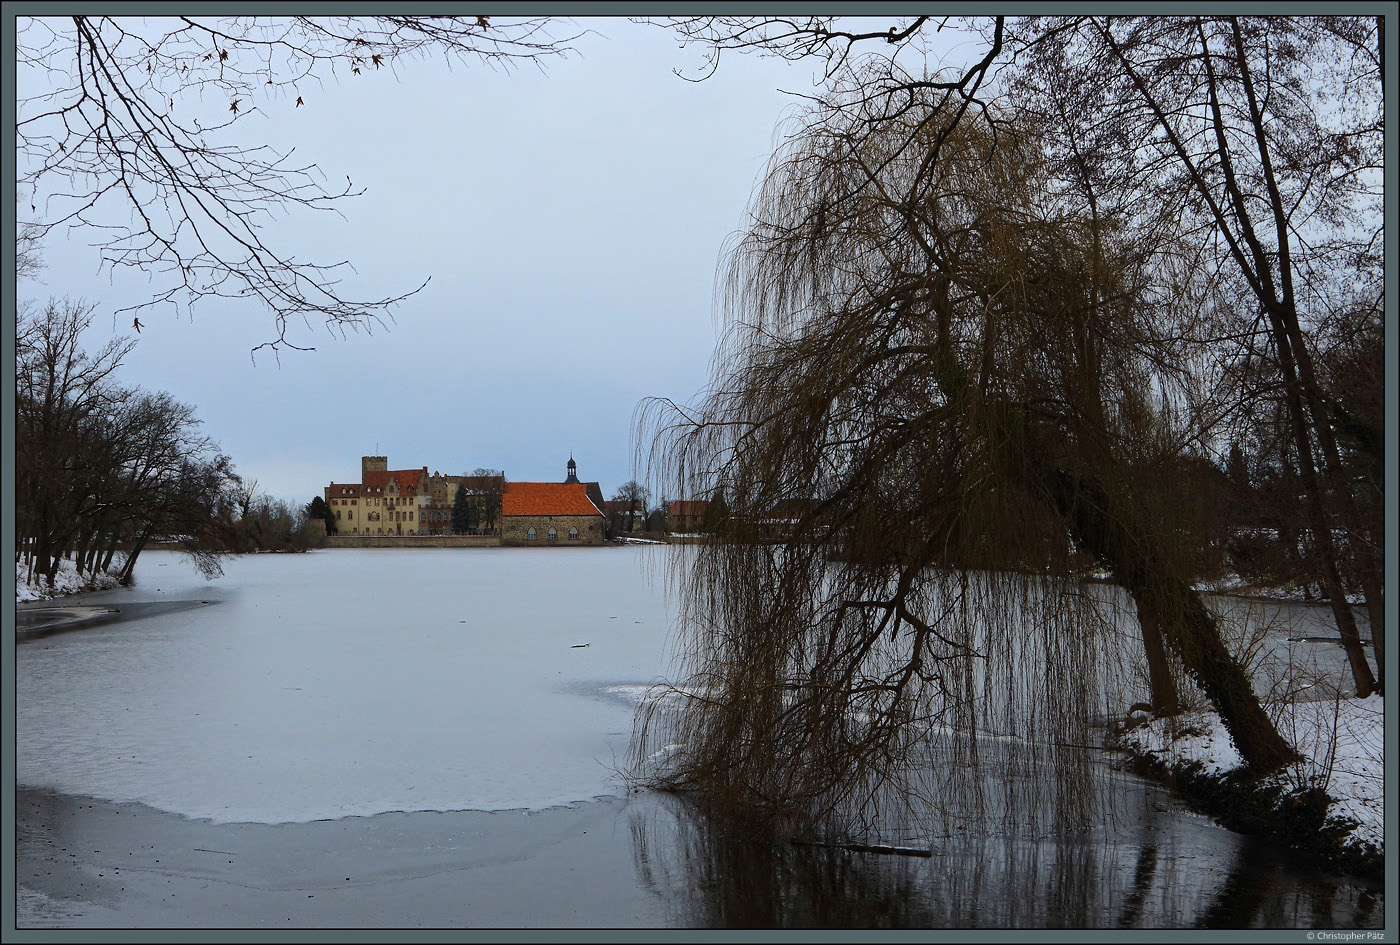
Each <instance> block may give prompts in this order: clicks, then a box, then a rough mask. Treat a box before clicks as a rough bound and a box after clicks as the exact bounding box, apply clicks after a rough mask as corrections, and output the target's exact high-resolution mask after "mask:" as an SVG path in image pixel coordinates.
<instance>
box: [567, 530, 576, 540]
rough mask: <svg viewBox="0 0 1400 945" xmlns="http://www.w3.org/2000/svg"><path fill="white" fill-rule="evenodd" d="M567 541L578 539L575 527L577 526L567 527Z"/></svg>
mask: <svg viewBox="0 0 1400 945" xmlns="http://www.w3.org/2000/svg"><path fill="white" fill-rule="evenodd" d="M569 541H578V529H577V528H571V529H569Z"/></svg>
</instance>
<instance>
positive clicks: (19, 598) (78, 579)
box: [15, 558, 117, 603]
mask: <svg viewBox="0 0 1400 945" xmlns="http://www.w3.org/2000/svg"><path fill="white" fill-rule="evenodd" d="M116 586H117V579H116V578H115V577H114V576H113V575H111V574H99V575H95V576H94V575H91V574H84V575H80V574H78V571H77V569H76V568H75V567H74V566H73V562H72V561H69V560H68V559H67V558H64V559H63V560H61V561H60V562H59V566H58V573H57V574H55V575H54V582H53V587H52V588H50V587H49V586H48V584H47V582H45V581H44V580H43V579H42V578H39V579H31V578H30V576H29V572H28V571H27V570H26V569H25V567H24V566H23V565H20V566H19V567H18V568H17V569H16V570H15V602H16V603H21V602H24V601H31V600H46V599H48V598H51V597H65V596H67V595H70V594H77V593H79V592H81V591H93V590H103V589H105V588H111V587H116Z"/></svg>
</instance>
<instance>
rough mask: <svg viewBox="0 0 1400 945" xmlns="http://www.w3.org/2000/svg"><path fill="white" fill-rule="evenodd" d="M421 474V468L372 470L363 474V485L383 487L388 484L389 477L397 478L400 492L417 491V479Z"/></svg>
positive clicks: (372, 487)
mask: <svg viewBox="0 0 1400 945" xmlns="http://www.w3.org/2000/svg"><path fill="white" fill-rule="evenodd" d="M422 475H423V470H421V469H389V470H372V471H370V472H367V473H365V474H364V479H365V487H366V488H370V489H383V488H384V487H386V486H387V485H389V480H390V479H397V480H398V481H399V491H400V492H417V491H418V480H419V478H420V477H421V476H422Z"/></svg>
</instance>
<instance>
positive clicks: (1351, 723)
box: [1122, 695, 1385, 851]
mask: <svg viewBox="0 0 1400 945" xmlns="http://www.w3.org/2000/svg"><path fill="white" fill-rule="evenodd" d="M1267 709H1268V711H1269V714H1270V716H1271V717H1272V718H1273V719H1274V723H1275V724H1276V725H1277V726H1278V729H1279V732H1280V733H1281V734H1282V735H1283V736H1284V737H1285V738H1286V739H1288V741H1289V742H1290V743H1291V744H1292V745H1293V747H1294V748H1295V749H1297V751H1298V753H1299V754H1300V755H1301V756H1302V760H1301V761H1300V762H1298V763H1297V764H1295V765H1292V766H1290V767H1289V768H1287V769H1285V770H1284V771H1283V772H1281V773H1280V774H1278V775H1275V777H1274V781H1275V782H1276V783H1278V784H1280V785H1281V786H1283V787H1284V788H1286V789H1294V788H1303V787H1321V788H1322V789H1323V790H1325V791H1326V792H1327V793H1328V795H1329V796H1330V797H1331V798H1332V799H1333V802H1332V805H1331V807H1330V808H1329V810H1328V817H1329V819H1331V818H1340V819H1343V820H1348V821H1353V822H1355V823H1356V825H1357V826H1356V829H1355V830H1354V831H1353V832H1352V833H1351V834H1350V836H1349V837H1348V838H1347V841H1346V842H1347V845H1348V846H1351V845H1353V844H1369V845H1370V846H1372V847H1374V848H1375V849H1376V850H1377V851H1383V850H1384V841H1385V702H1384V700H1383V699H1382V698H1381V697H1380V696H1374V695H1373V696H1370V697H1368V698H1365V699H1341V698H1339V699H1329V700H1323V701H1317V702H1291V703H1286V704H1280V705H1271V706H1267ZM1122 740H1123V744H1124V747H1126V748H1127V749H1129V750H1130V751H1132V752H1133V753H1135V754H1139V755H1150V756H1152V757H1154V758H1156V759H1157V760H1158V761H1159V762H1161V763H1162V764H1164V765H1165V766H1166V767H1168V768H1170V769H1174V770H1181V769H1187V768H1195V769H1196V770H1198V771H1199V772H1200V773H1201V774H1204V775H1223V774H1228V773H1230V772H1232V771H1235V770H1237V769H1239V768H1241V767H1242V766H1243V761H1242V760H1241V758H1240V755H1239V752H1238V751H1236V749H1235V745H1234V742H1233V741H1231V739H1230V734H1229V732H1227V731H1226V730H1225V726H1224V725H1223V724H1222V723H1221V721H1220V716H1219V715H1217V714H1216V713H1215V711H1214V710H1210V709H1199V710H1196V711H1193V712H1188V713H1185V714H1184V715H1182V716H1179V717H1177V718H1174V719H1153V720H1151V721H1149V722H1147V723H1146V724H1144V725H1140V726H1138V727H1136V728H1133V729H1130V730H1129V731H1127V732H1126V733H1124V735H1123V739H1122Z"/></svg>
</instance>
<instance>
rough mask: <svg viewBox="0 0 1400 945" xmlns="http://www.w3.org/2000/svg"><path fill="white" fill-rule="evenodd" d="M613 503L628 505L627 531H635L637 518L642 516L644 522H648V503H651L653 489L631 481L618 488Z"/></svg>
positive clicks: (633, 480)
mask: <svg viewBox="0 0 1400 945" xmlns="http://www.w3.org/2000/svg"><path fill="white" fill-rule="evenodd" d="M613 501H614V502H626V503H627V530H628V531H629V532H630V531H635V530H636V525H637V517H638V516H641V518H642V520H643V521H645V520H646V517H647V511H648V509H647V503H648V502H650V501H651V489H650V488H649V487H648V486H645V485H643V484H642V483H640V482H638V481H637V480H635V479H630V480H628V481H627V482H624V483H623V484H622V485H621V486H618V489H617V493H616V494H615V495H614V496H613Z"/></svg>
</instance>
